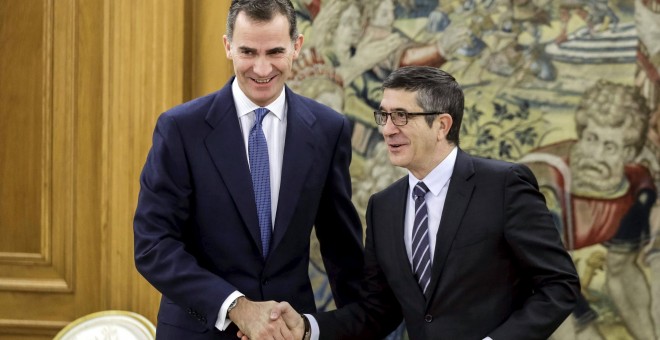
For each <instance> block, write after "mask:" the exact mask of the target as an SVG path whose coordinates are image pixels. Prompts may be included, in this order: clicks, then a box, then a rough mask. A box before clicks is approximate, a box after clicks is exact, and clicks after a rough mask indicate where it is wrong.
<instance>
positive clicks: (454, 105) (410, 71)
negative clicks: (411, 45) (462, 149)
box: [383, 66, 465, 146]
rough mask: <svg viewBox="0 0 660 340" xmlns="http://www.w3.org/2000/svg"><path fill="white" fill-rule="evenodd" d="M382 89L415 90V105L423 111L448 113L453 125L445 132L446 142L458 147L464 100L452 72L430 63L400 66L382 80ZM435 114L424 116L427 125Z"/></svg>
mask: <svg viewBox="0 0 660 340" xmlns="http://www.w3.org/2000/svg"><path fill="white" fill-rule="evenodd" d="M383 89H402V90H406V91H409V92H417V104H418V105H419V106H420V107H421V108H422V109H423V110H424V111H425V112H446V113H448V114H449V115H450V116H451V118H452V120H453V124H452V126H451V128H450V129H449V133H448V134H447V141H449V142H450V143H453V144H455V145H456V146H458V142H459V134H460V130H461V121H462V120H463V107H464V105H465V104H464V101H465V99H464V96H463V90H462V89H461V86H460V85H459V84H458V82H456V79H454V77H453V76H452V75H451V74H449V73H447V72H445V71H443V70H440V69H438V68H435V67H429V66H406V67H401V68H399V69H397V70H395V71H394V72H392V73H391V74H390V75H389V76H388V77H387V78H386V79H385V80H384V81H383ZM436 117H437V115H431V116H426V122H427V123H428V124H429V126H431V125H432V124H433V121H434V120H435V118H436Z"/></svg>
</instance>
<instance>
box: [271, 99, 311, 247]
mask: <svg viewBox="0 0 660 340" xmlns="http://www.w3.org/2000/svg"><path fill="white" fill-rule="evenodd" d="M286 98H287V111H288V112H287V127H286V139H285V142H284V143H285V144H284V158H283V159H282V180H281V184H280V192H279V200H278V203H277V214H276V215H275V225H274V226H275V227H274V230H273V241H272V244H271V249H272V250H274V249H276V248H277V245H278V244H279V243H280V241H281V240H282V238H283V237H284V234H285V233H286V230H287V228H288V227H289V224H290V222H291V218H292V216H293V213H294V212H295V210H296V206H297V205H298V199H299V197H300V192H301V191H302V190H303V184H304V183H305V180H306V178H307V176H308V173H309V171H310V169H311V167H312V164H313V163H314V158H315V152H316V150H315V148H314V138H316V137H315V136H314V131H313V130H312V126H313V125H314V123H315V122H316V117H315V116H314V114H313V113H312V112H311V111H309V109H308V108H307V106H306V105H304V104H303V103H302V102H300V100H299V97H298V96H297V95H296V94H294V93H293V92H292V91H291V90H290V89H289V88H288V87H287V88H286ZM271 252H272V251H271Z"/></svg>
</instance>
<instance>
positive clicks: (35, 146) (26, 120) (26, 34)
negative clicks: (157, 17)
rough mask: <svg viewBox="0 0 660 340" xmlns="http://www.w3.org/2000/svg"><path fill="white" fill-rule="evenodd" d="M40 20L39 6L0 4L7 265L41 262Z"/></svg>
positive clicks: (2, 254)
mask: <svg viewBox="0 0 660 340" xmlns="http://www.w3.org/2000/svg"><path fill="white" fill-rule="evenodd" d="M45 15H47V13H45V12H44V4H43V3H42V2H41V1H26V2H22V1H12V0H1V1H0V41H1V42H2V50H3V53H1V54H0V70H1V73H2V77H0V102H1V103H2V104H3V109H2V111H3V115H2V120H0V152H1V153H2V160H3V162H2V163H0V178H2V179H3V180H2V182H1V184H0V197H11V198H12V199H10V200H6V199H3V200H0V235H2V237H1V238H0V260H8V261H10V262H13V261H15V260H20V259H28V258H30V259H33V260H36V259H37V258H39V257H41V256H40V252H41V229H42V220H41V203H42V202H41V197H42V195H43V194H44V192H43V191H44V189H45V188H44V185H43V184H44V183H42V178H41V171H40V168H41V167H40V166H38V165H39V164H40V162H41V161H42V159H43V156H44V154H43V151H44V150H42V147H43V144H44V143H43V142H44V136H43V135H42V133H41V132H42V131H41V129H42V126H44V120H47V119H48V118H49V116H50V115H51V111H50V107H48V105H47V104H48V103H44V102H43V100H42V98H44V94H45V93H44V91H45V90H47V88H46V86H44V82H45V81H47V80H48V79H49V78H50V75H49V74H45V72H47V71H48V70H47V58H48V55H49V54H50V51H48V46H46V40H45V39H43V37H42V36H43V31H44V26H45V25H46V24H47V20H46V19H47V18H44V16H45ZM15 37H21V39H16V38H15ZM4 51H11V53H5V52H4ZM24 70H33V72H25V71H24ZM45 104H46V105H45ZM45 106H46V107H45ZM44 109H45V110H44ZM35 165H36V166H35ZM35 179H37V180H35ZM45 222H47V221H45ZM45 227H47V226H45ZM35 256H36V258H35Z"/></svg>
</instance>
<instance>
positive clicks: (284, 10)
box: [226, 0, 298, 42]
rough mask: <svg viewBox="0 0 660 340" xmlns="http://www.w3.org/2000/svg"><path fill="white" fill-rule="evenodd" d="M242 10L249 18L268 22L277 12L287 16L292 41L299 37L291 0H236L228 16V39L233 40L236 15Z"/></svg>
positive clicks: (232, 3)
mask: <svg viewBox="0 0 660 340" xmlns="http://www.w3.org/2000/svg"><path fill="white" fill-rule="evenodd" d="M240 12H245V14H246V15H247V16H248V18H250V19H252V20H254V21H258V22H267V21H270V20H271V19H273V17H274V16H275V15H276V14H282V15H284V16H286V18H287V20H288V21H289V36H290V37H291V41H295V40H296V39H297V38H298V25H297V23H296V10H295V9H294V8H293V4H292V3H291V1H289V0H234V1H232V2H231V6H230V7H229V15H228V16H227V28H226V29H227V32H226V35H227V39H229V41H230V42H231V39H232V37H233V35H234V25H235V24H236V17H238V14H239V13H240Z"/></svg>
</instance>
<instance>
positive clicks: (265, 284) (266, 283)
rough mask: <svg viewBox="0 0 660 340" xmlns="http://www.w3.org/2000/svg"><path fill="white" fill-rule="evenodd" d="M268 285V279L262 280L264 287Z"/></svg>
mask: <svg viewBox="0 0 660 340" xmlns="http://www.w3.org/2000/svg"><path fill="white" fill-rule="evenodd" d="M268 283H270V281H268V279H264V280H263V282H262V284H263V285H264V286H268Z"/></svg>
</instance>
